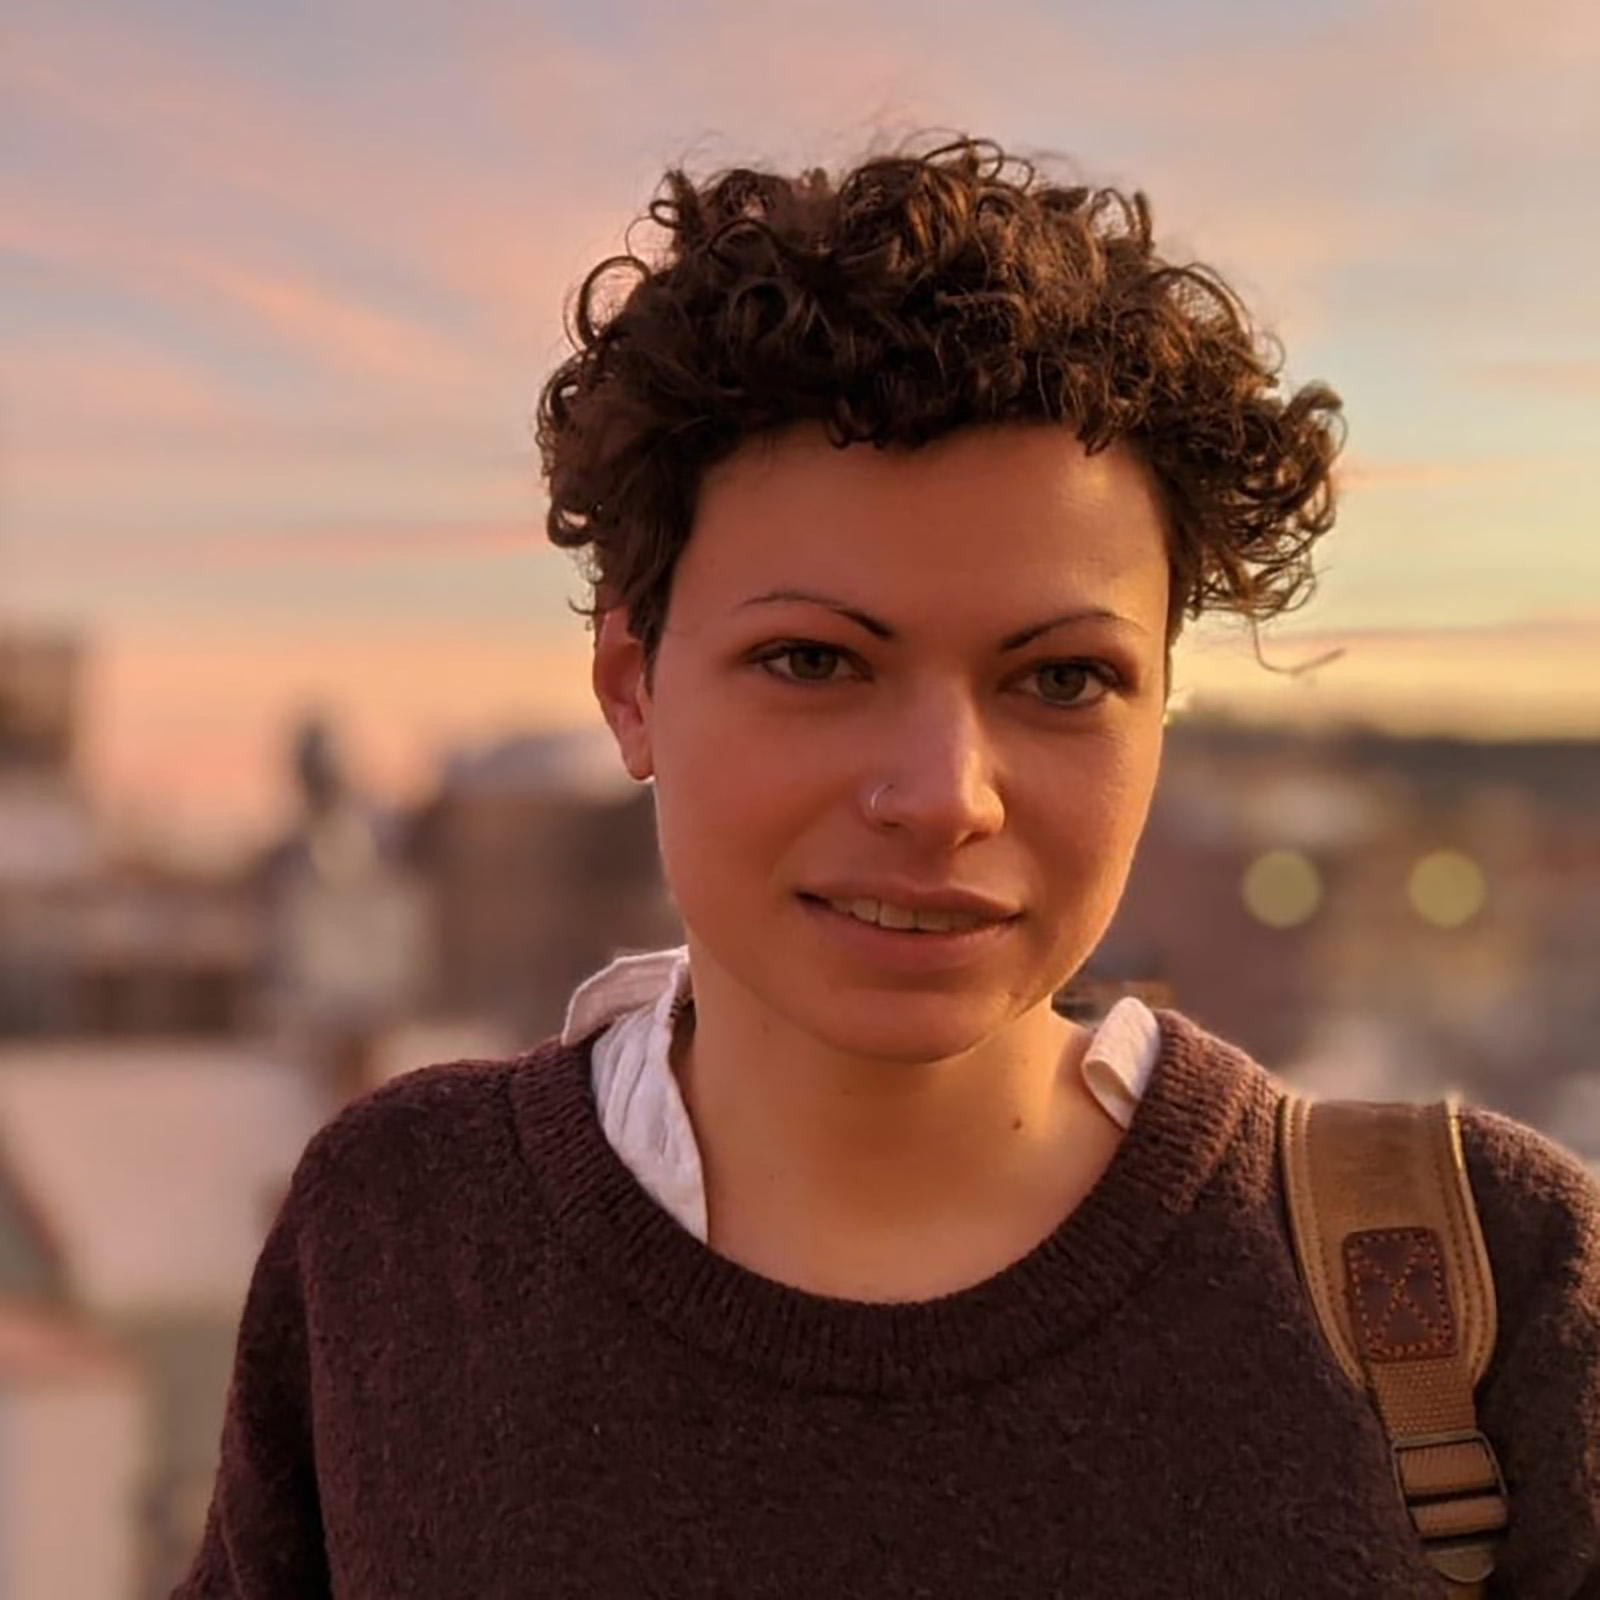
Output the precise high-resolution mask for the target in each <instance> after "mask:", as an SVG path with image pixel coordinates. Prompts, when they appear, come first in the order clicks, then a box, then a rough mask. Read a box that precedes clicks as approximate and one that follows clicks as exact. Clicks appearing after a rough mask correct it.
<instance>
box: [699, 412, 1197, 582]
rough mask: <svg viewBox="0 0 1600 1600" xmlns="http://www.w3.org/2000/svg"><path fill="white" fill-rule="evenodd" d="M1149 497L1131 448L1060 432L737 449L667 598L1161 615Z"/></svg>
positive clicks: (1152, 493) (709, 491)
mask: <svg viewBox="0 0 1600 1600" xmlns="http://www.w3.org/2000/svg"><path fill="white" fill-rule="evenodd" d="M1166 581H1167V544H1166V534H1165V525H1164V517H1163V512H1162V507H1161V502H1160V496H1159V493H1158V491H1157V489H1156V487H1155V483H1154V480H1153V478H1152V476H1151V474H1150V472H1149V471H1148V469H1147V468H1146V466H1145V464H1144V462H1143V460H1142V458H1141V457H1140V456H1139V455H1138V454H1137V453H1136V452H1135V451H1134V450H1133V449H1132V448H1131V447H1129V446H1126V445H1122V444H1117V445H1113V446H1112V447H1111V448H1110V449H1107V450H1104V451H1100V452H1097V453H1096V454H1094V455H1089V454H1087V453H1086V452H1085V451H1084V449H1083V447H1082V445H1081V444H1079V443H1078V441H1077V440H1076V439H1075V438H1074V437H1073V436H1072V434H1071V433H1070V431H1068V430H1067V429H1066V428H1063V427H1060V426H1052V425H1048V424H1046V425H1039V424H1009V425H1005V426H1002V427H992V428H984V429H971V430H967V431H965V432H962V433H958V434H954V435H951V436H949V437H947V438H944V439H940V440H938V441H936V442H934V443H933V444H931V445H928V446H926V447H923V448H921V449H918V450H903V449H895V450H878V449H875V448H874V447H872V446H870V445H851V446H849V447H847V448H845V449H842V450H841V449H838V448H836V447H835V446H833V445H832V444H830V443H829V442H828V440H827V439H826V437H825V436H824V435H823V433H822V431H821V429H820V428H806V429H795V430H791V431H789V432H787V433H784V434H781V435H778V436H776V437H774V438H771V439H763V440H760V441H754V442H751V443H750V444H747V445H746V446H745V447H743V449H741V450H740V451H739V452H738V453H737V454H736V455H734V456H733V457H730V458H729V459H728V460H726V461H724V462H721V463H719V464H718V465H717V466H716V467H715V468H713V469H712V471H711V472H709V473H708V474H707V476H706V479H705V481H704V483H703V484H702V486H701V493H700V497H699V502H698V505H697V510H696V517H695V523H694V530H693V533H692V534H691V537H690V540H689V543H688V547H687V548H686V550H685V551H684V554H683V557H682V558H681V560H680V564H679V569H678V573H677V576H676V581H675V585H674V587H675V590H679V591H680V593H679V594H677V595H675V602H676V600H677V599H682V600H683V601H685V602H688V603H689V604H695V603H696V602H697V601H704V602H706V603H713V604H714V603H716V602H717V601H719V600H724V599H728V598H736V594H735V591H739V590H742V589H745V588H746V587H748V586H749V585H750V584H752V583H759V584H769V585H770V584H773V583H786V584H794V585H796V586H800V585H808V584H821V583H830V584H832V585H833V586H834V588H835V589H837V588H838V587H840V586H841V585H845V586H848V587H850V588H851V589H853V591H854V592H855V593H856V595H857V596H858V597H861V598H866V597H868V596H869V595H870V597H871V598H873V599H875V600H877V601H878V602H879V603H880V604H885V603H889V601H890V600H893V601H897V602H898V603H899V604H900V605H902V606H904V607H906V608H909V609H912V610H914V609H916V608H917V606H918V604H919V603H929V604H935V605H940V606H948V605H950V604H951V603H952V602H953V601H959V602H960V605H961V607H962V610H963V611H964V612H965V611H971V610H974V609H980V608H981V607H982V604H983V602H984V600H985V599H986V598H993V599H994V600H995V601H996V603H997V604H999V605H1001V606H1003V607H1006V608H1007V609H1010V608H1012V607H1014V605H1015V604H1016V603H1017V602H1018V601H1019V600H1020V599H1022V598H1025V597H1026V596H1027V595H1028V594H1029V592H1030V591H1032V592H1033V593H1035V594H1037V596H1038V598H1040V599H1041V600H1057V599H1061V600H1072V601H1078V602H1089V603H1111V602H1113V601H1120V602H1122V603H1123V604H1124V605H1126V604H1130V603H1143V604H1144V605H1145V606H1146V607H1148V605H1150V604H1154V605H1155V606H1156V607H1157V608H1159V607H1160V606H1162V605H1164V602H1165V594H1166Z"/></svg>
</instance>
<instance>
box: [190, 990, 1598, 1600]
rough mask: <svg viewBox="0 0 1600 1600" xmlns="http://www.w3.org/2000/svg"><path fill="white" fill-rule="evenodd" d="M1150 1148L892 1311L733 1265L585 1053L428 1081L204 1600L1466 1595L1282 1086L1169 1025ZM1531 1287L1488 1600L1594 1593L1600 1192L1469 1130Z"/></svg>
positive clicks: (288, 1332) (1140, 1130)
mask: <svg viewBox="0 0 1600 1600" xmlns="http://www.w3.org/2000/svg"><path fill="white" fill-rule="evenodd" d="M1161 1022H1162V1029H1163V1036H1164V1040H1163V1049H1162V1054H1161V1058H1160V1061H1159V1063H1158V1065H1157V1067H1156V1070H1155V1073H1154V1076H1153V1078H1152V1080H1151V1083H1150V1087H1149V1089H1148V1091H1147V1093H1146V1096H1145V1098H1144V1100H1143V1102H1142V1103H1141V1105H1140V1107H1139V1110H1138V1114H1137V1116H1136V1117H1135V1119H1134V1122H1133V1126H1132V1128H1131V1130H1130V1131H1129V1133H1128V1134H1127V1136H1126V1138H1125V1140H1124V1142H1123V1144H1122V1146H1121V1148H1120V1150H1119V1152H1118V1154H1117V1155H1116V1157H1115V1159H1114V1161H1113V1162H1112V1164H1111V1166H1110V1168H1109V1169H1108V1170H1107V1172H1106V1173H1105V1174H1104V1176H1103V1177H1102V1179H1101V1180H1100V1182H1099V1183H1098V1185H1097V1186H1096V1187H1095V1188H1094V1190H1093V1191H1092V1192H1091V1193H1090V1195H1089V1196H1088V1197H1087V1199H1086V1200H1085V1201H1084V1202H1083V1204H1082V1205H1081V1206H1080V1207H1079V1208H1078V1209H1077V1210H1076V1211H1075V1212H1074V1213H1073V1214H1072V1215H1071V1216H1069V1217H1068V1218H1067V1219H1066V1220H1065V1221H1064V1222H1063V1223H1062V1224H1061V1226H1060V1227H1059V1228H1058V1229H1057V1230H1056V1231H1055V1232H1054V1233H1053V1234H1052V1235H1051V1236H1050V1237H1049V1238H1048V1239H1046V1240H1045V1241H1044V1242H1043V1243H1042V1244H1040V1245H1039V1246H1038V1247H1037V1248H1036V1249H1035V1250H1033V1251H1032V1252H1031V1253H1030V1254H1029V1255H1027V1256H1026V1257H1025V1258H1024V1259H1022V1260H1021V1261H1018V1262H1016V1263H1015V1264H1014V1265H1012V1266H1010V1267H1008V1268H1007V1269H1006V1270H1004V1271H1003V1272H1001V1273H999V1274H998V1275H997V1276H995V1277H993V1278H991V1279H989V1280H988V1281H987V1282H985V1283H982V1284H980V1285H978V1286H976V1287H974V1288H971V1289H968V1290H964V1291H962V1292H960V1293H958V1294H954V1295H950V1296H946V1297H944V1298H942V1299H938V1300H934V1301H929V1302H923V1303H917V1304H901V1305H866V1304H857V1303H851V1302H845V1301H837V1300H831V1299H826V1298H823V1297H820V1296H815V1295H810V1294H806V1293H803V1292H801V1291H798V1290H794V1289H790V1288H787V1287H784V1286H781V1285H778V1284H775V1283H773V1282H770V1281H769V1280H767V1279H764V1278H761V1277H758V1276H757V1275H755V1274H753V1273H751V1272H748V1271H746V1270H745V1269H743V1268H740V1267H738V1266H736V1265H734V1264H732V1263H731V1262H728V1261H726V1260H724V1259H722V1258H721V1257H719V1256H717V1255H715V1254H713V1253H712V1252H711V1251H709V1250H707V1249H706V1248H705V1247H704V1246H702V1245H701V1244H699V1243H698V1242H697V1241H696V1240H695V1239H693V1238H692V1237H691V1236H690V1235H689V1234H688V1233H686V1232H684V1231H683V1230H682V1229H681V1228H680V1227H679V1226H678V1225H677V1224H676V1223H675V1222H674V1221H672V1219H671V1218H670V1217H668V1216H667V1214H666V1213H665V1212H663V1211H661V1210H660V1209H659V1208H658V1207H657V1206H656V1205H655V1204H654V1202H653V1201H651V1200H650V1199H649V1197H648V1196H647V1195H646V1194H645V1192H644V1191H643V1190H642V1189H640V1188H639V1187H638V1185H637V1183H636V1182H635V1180H634V1179H633V1177H632V1176H631V1175H630V1174H629V1172H628V1170H627V1169H626V1167H624V1166H623V1164H622V1162H621V1161H620V1159H619V1158H618V1157H617V1155H616V1154H615V1152H614V1151H613V1150H612V1149H611V1147H610V1145H609V1144H608V1143H607V1142H606V1139H605V1136H604V1134H603V1132H602V1131H601V1128H600V1125H599V1123H598V1121H597V1118H596V1114H595V1108H594V1102H593V1097H592V1094H591V1091H590V1086H589V1062H588V1053H587V1050H585V1049H577V1050H570V1049H561V1048H559V1047H556V1046H552V1045H547V1046H545V1047H543V1048H541V1049H540V1050H538V1051H536V1052H534V1053H533V1054H532V1055H530V1056H527V1057H524V1058H521V1059H519V1060H516V1061H510V1062H501V1063H495V1062H481V1063H462V1064H458V1065H454V1066H446V1067H437V1068H432V1069H429V1070H427V1071H425V1072H421V1073H416V1074H413V1075H411V1076H409V1077H406V1078H403V1079H400V1080H398V1081H397V1082H395V1083H394V1084H392V1085H390V1086H389V1087H387V1088H385V1089H383V1090H381V1091H380V1092H379V1093H377V1094H375V1095H373V1096H370V1097H369V1098H368V1099H366V1100H364V1101H362V1102H360V1103H358V1104H357V1105H355V1106H353V1107H352V1108H351V1109H349V1110H348V1111H347V1112H345V1113H344V1114H343V1115H341V1116H340V1117H339V1118H338V1119H337V1120H336V1121H335V1122H334V1123H332V1124H331V1125H330V1126H329V1127H328V1128H326V1129H324V1130H323V1131H322V1132H321V1133H320V1134H319V1135H318V1136H317V1137H316V1138H315V1139H314V1140H313V1141H312V1143H311V1145H310V1147H309V1148H308V1150H307V1152H306V1154H305V1157H304V1159H303V1160H302V1162H301V1164H300V1166H299V1169H298V1171H297V1172H296V1174H295V1178H294V1182H293V1185H292V1187H291V1191H290V1194H289V1197H288V1199H287V1201H286V1202H285V1204H284V1206H283V1209H282V1211H281V1213H280V1215H279V1217H278V1219H277V1222H276V1223H275V1225H274V1227H273V1229H272V1232H271V1235H270V1237H269V1239H268V1240H267V1243H266V1245H265V1247H264V1249H263V1251H262V1255H261V1259H260V1262H259V1264H258V1266H257V1270H256V1275H255V1279H254V1283H253V1285H252V1288H251V1290H250V1295H249V1299H248V1302H247V1305H246V1309H245V1314H244V1321H243V1325H242V1329H241V1332H240V1336H239V1346H238V1355H237V1363H236V1367H235V1372H234V1379H233V1385H232V1390H231V1394H230V1398H229V1407H228V1414H227V1422H226V1425H225V1430H224V1434H223V1441H222V1459H221V1466H220V1470H219V1474H218V1479H217V1486H216V1493H215V1497H214V1501H213V1504H212V1508H211V1515H210V1518H209V1522H208V1526H207V1530H206V1534H205V1538H204V1543H203V1545H202V1548H201V1550H200V1552H199V1555H198V1557H197V1559H196V1562H195V1566H194V1569H193V1571H192V1573H191V1574H190V1576H189V1577H188V1579H187V1580H186V1581H185V1583H184V1584H183V1585H182V1586H180V1588H179V1589H178V1591H177V1594H178V1595H179V1596H183V1597H218V1600H220V1597H224V1596H226V1597H230V1600H268V1597H271V1600H316V1597H319V1596H328V1595H333V1596H338V1597H340V1600H404V1597H413V1596H414V1597H417V1600H456V1597H460V1600H496V1597H501V1596H504V1597H506V1600H511V1597H515V1600H535V1597H541V1600H542V1597H554V1596H580V1595H581V1596H607V1597H610V1596H615V1597H619V1600H625V1597H632V1596H654V1595H660V1596H711V1595H716V1596H728V1597H736V1600H765V1597H772V1600H778V1597H783V1600H791V1597H792V1600H799V1597H806V1600H835V1597H847V1596H874V1597H878V1596H883V1597H896V1600H899V1597H911V1596H925V1597H935V1596H937V1597H941V1600H944V1597H948V1600H974V1597H996V1600H1002V1597H1003V1600H1031V1597H1042V1596H1073V1597H1100V1596H1104V1597H1107V1600H1113V1597H1114V1600H1128V1597H1138V1600H1160V1597H1165V1596H1189V1595H1202V1596H1213V1595H1214V1596H1222V1597H1229V1600H1233V1597H1255V1596H1270V1595H1283V1596H1293V1597H1296V1600H1316V1597H1320V1596H1328V1597H1333V1596H1359V1597H1360V1600H1374V1597H1379V1596H1382V1597H1385V1600H1398V1597H1409V1596H1416V1597H1418V1600H1421V1597H1423V1596H1427V1597H1429V1600H1438V1596H1439V1594H1440V1592H1441V1591H1440V1588H1439V1586H1438V1583H1437V1580H1436V1579H1435V1578H1434V1576H1433V1575H1432V1573H1431V1571H1430V1569H1429V1568H1428V1567H1427V1566H1426V1565H1425V1564H1424V1562H1423V1560H1422V1557H1421V1556H1420V1554H1419V1552H1418V1547H1417V1545H1416V1542H1415V1540H1414V1538H1413V1536H1412V1533H1411V1530H1410V1527H1409V1525H1408V1523H1407V1520H1406V1517H1405V1514H1404V1511H1403V1509H1402V1507H1401V1504H1400V1501H1399V1499H1398V1498H1397V1495H1396V1491H1395V1487H1394V1482H1393V1478H1392V1475H1391V1472H1390V1467H1389V1461H1388V1456H1387V1452H1386V1449H1385V1446H1384V1442H1383V1438H1382V1435H1381V1433H1380V1431H1379V1428H1378V1425H1377V1422H1376V1420H1375V1418H1374V1416H1373V1414H1372V1412H1371V1410H1370V1409H1369V1407H1368V1406H1367V1404H1366V1402H1365V1401H1364V1400H1363V1399H1362V1397H1361V1396H1360V1395H1358V1394H1356V1393H1355V1392H1354V1391H1353V1390H1351V1389H1350V1388H1349V1386H1348V1385H1347V1383H1346V1382H1345V1380H1344V1379H1343V1377H1342V1376H1341V1374H1340V1371H1339V1369H1338V1367H1337V1366H1336V1365H1335V1362H1334V1360H1333V1358H1332V1357H1331V1355H1330V1354H1329V1353H1328V1351H1327V1350H1326V1349H1325V1347H1324V1345H1323V1342H1322V1338H1321V1335H1320V1333H1319V1331H1318V1328H1317V1325H1316V1323H1315V1321H1314V1318H1313V1314H1312V1312H1311V1309H1310V1307H1309V1304H1308V1302H1307V1300H1306V1298H1305V1296H1304V1295H1303V1293H1302V1292H1301V1289H1300V1286H1299V1283H1298V1282H1297V1279H1296V1276H1295V1268H1294V1263H1293V1257H1292V1254H1291V1250H1290V1246H1289V1242H1288V1234H1287V1230H1286V1225H1285V1221H1284V1212H1283V1204H1282V1199H1281V1194H1280V1190H1279V1186H1278V1180H1277V1169H1276V1160H1275V1153H1274V1143H1275V1141H1274V1122H1273V1113H1274V1106H1275V1103H1276V1101H1277V1099H1278V1097H1279V1095H1280V1093H1281V1088H1280V1086H1279V1085H1278V1084H1277V1083H1276V1082H1275V1081H1274V1080H1273V1079H1272V1078H1271V1077H1269V1076H1268V1075H1267V1074H1266V1073H1265V1072H1263V1071H1262V1070H1261V1069H1260V1068H1259V1067H1257V1066H1255V1065H1254V1064H1253V1063H1251V1062H1250V1061H1249V1060H1247V1059H1246V1058H1245V1057H1243V1056H1241V1055H1240V1054H1239V1053H1238V1052H1236V1051H1234V1050H1232V1049H1231V1048H1229V1047H1228V1046H1226V1045H1224V1044H1222V1043H1220V1042H1219V1041H1217V1040H1215V1039H1212V1038H1211V1037H1209V1036H1208V1035H1206V1034H1204V1033H1202V1032H1201V1031H1200V1030H1198V1029H1197V1028H1195V1027H1194V1026H1193V1025H1192V1024H1190V1023H1187V1022H1186V1021H1184V1020H1183V1019H1182V1018H1180V1017H1177V1016H1175V1015H1173V1014H1171V1013H1163V1014H1162V1016H1161ZM1464 1136H1465V1140H1466V1148H1467V1157H1468V1162H1469V1167H1470V1172H1471V1177H1472V1181H1473V1186H1474V1189H1475V1191H1476V1194H1477V1197H1478V1200H1479V1205H1480V1210H1481V1214H1482V1218H1483V1224H1484V1231H1485V1235H1486V1238H1487V1242H1488V1247H1489V1253H1490V1257H1491V1259H1492V1262H1493V1265H1494V1269H1495V1276H1496V1279H1497V1281H1498V1284H1499V1294H1500V1307H1501V1332H1500V1343H1499V1347H1498V1353H1497V1355H1496V1359H1495V1363H1494V1366H1493V1368H1492V1369H1491V1372H1490V1375H1489V1378H1488V1380H1487V1382H1486V1384H1485V1386H1484V1389H1483V1390H1482V1391H1481V1402H1480V1410H1479V1414H1480V1420H1481V1423H1482V1425H1483V1427H1484V1428H1485V1430H1486V1431H1487V1432H1488V1433H1489V1435H1490V1436H1491V1438H1492V1439H1493V1440H1494V1442H1495V1444H1496V1446H1497V1447H1498V1449H1499V1452H1500V1459H1501V1462H1502V1464H1503V1466H1504V1468H1505V1472H1506V1476H1507V1479H1508V1481H1509V1484H1510V1489H1511V1494H1512V1500H1513V1512H1512V1526H1511V1534H1510V1539H1509V1543H1508V1544H1507V1546H1506V1548H1505V1552H1504V1556H1503V1559H1502V1565H1501V1573H1502V1576H1501V1578H1500V1579H1499V1580H1498V1582H1497V1587H1496V1588H1495V1590H1494V1591H1492V1592H1493V1593H1497V1594H1514V1595H1516V1596H1518V1597H1520V1600H1557V1597H1561V1600H1572V1597H1579V1596H1581V1597H1597V1596H1600V1190H1597V1188H1596V1186H1595V1184H1594V1183H1593V1182H1592V1180H1591V1179H1590V1178H1589V1177H1588V1176H1587V1175H1586V1174H1585V1173H1584V1171H1583V1169H1582V1168H1581V1167H1580V1166H1579V1165H1578V1164H1577V1163H1576V1162H1575V1161H1574V1160H1573V1159H1572V1158H1571V1157H1570V1156H1568V1155H1566V1154H1565V1153H1564V1152H1562V1151H1561V1150H1559V1149H1558V1148H1557V1147H1556V1146H1554V1145H1552V1144H1550V1143H1548V1142H1547V1141H1545V1140H1543V1139H1541V1138H1540V1137H1539V1136H1538V1135H1536V1134H1534V1133H1532V1132H1531V1131H1529V1130H1528V1129H1526V1128H1523V1127H1521V1126H1520V1125H1518V1124H1516V1123H1512V1122H1509V1121H1506V1120H1505V1119H1503V1118H1500V1117H1496V1116H1493V1115H1490V1114H1487V1113H1481V1112H1471V1113H1468V1115H1467V1117H1466V1121H1465V1128H1464Z"/></svg>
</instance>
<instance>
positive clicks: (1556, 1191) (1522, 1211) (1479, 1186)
mask: <svg viewBox="0 0 1600 1600" xmlns="http://www.w3.org/2000/svg"><path fill="white" fill-rule="evenodd" d="M1461 1144H1462V1153H1463V1155H1464V1156H1465V1158H1466V1163H1467V1176H1468V1179H1469V1181H1470V1182H1471V1185H1472V1194H1473V1198H1474V1200H1475V1201H1476V1202H1477V1208H1478V1218H1479V1222H1480V1223H1481V1225H1482V1228H1483V1235H1484V1243H1485V1245H1486V1246H1487V1248H1488V1251H1489V1260H1490V1263H1491V1265H1492V1266H1493V1268H1494V1275H1495V1283H1496V1291H1497V1298H1498V1299H1499V1301H1500V1303H1501V1307H1502V1311H1503V1312H1504V1311H1505V1310H1506V1309H1509V1308H1514V1307H1516V1306H1518V1305H1520V1304H1526V1303H1528V1302H1529V1301H1530V1300H1531V1299H1533V1298H1534V1297H1536V1296H1537V1295H1538V1294H1539V1293H1540V1292H1541V1291H1543V1292H1545V1293H1548V1291H1549V1290H1550V1288H1551V1287H1552V1286H1553V1285H1557V1284H1566V1285H1568V1286H1569V1287H1570V1290H1571V1292H1572V1294H1573V1296H1574V1298H1575V1299H1576V1300H1577V1301H1578V1302H1579V1303H1582V1304H1584V1306H1585V1309H1586V1312H1587V1315H1588V1316H1589V1317H1590V1318H1591V1319H1592V1320H1593V1321H1594V1322H1595V1323H1596V1325H1597V1326H1600V1180H1597V1179H1596V1177H1595V1175H1594V1174H1593V1173H1591V1172H1590V1171H1589V1170H1588V1169H1587V1168H1586V1167H1585V1166H1584V1164H1583V1163H1582V1162H1581V1161H1579V1159H1578V1158H1577V1157H1576V1156H1575V1155H1574V1154H1572V1152H1571V1151H1569V1150H1567V1149H1564V1148H1563V1147H1562V1146H1561V1145H1559V1144H1557V1143H1556V1142H1555V1141H1554V1140H1553V1139H1550V1138H1548V1137H1546V1136H1545V1135H1544V1134H1542V1133H1539V1132H1537V1131H1536V1130H1535V1129H1533V1128H1530V1127H1528V1126H1526V1125H1525V1124H1523V1123H1521V1122H1517V1121H1514V1120H1513V1119H1512V1118H1510V1117H1505V1116H1501V1115H1500V1114H1499V1113H1497V1112H1493V1111H1486V1110H1483V1109H1482V1108H1479V1107H1464V1108H1463V1110H1462V1113H1461Z"/></svg>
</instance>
